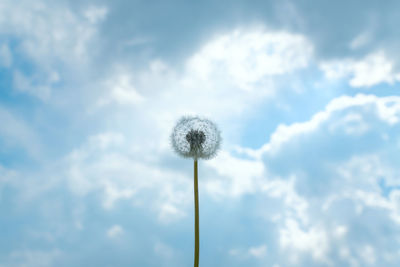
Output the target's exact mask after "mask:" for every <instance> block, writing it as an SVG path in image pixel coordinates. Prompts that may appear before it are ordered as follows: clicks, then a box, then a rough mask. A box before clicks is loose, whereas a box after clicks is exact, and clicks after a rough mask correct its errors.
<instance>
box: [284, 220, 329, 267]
mask: <svg viewBox="0 0 400 267" xmlns="http://www.w3.org/2000/svg"><path fill="white" fill-rule="evenodd" d="M328 241H329V240H328V237H327V233H326V231H325V230H324V229H321V228H320V227H311V228H310V229H308V230H302V229H301V228H300V227H299V225H298V223H297V222H296V221H294V220H290V219H288V220H286V222H285V226H283V227H282V228H281V229H280V245H281V246H282V248H283V249H289V252H288V253H294V254H292V257H293V258H292V260H294V261H297V257H298V256H297V255H296V253H297V252H298V251H299V252H308V253H310V254H311V255H312V257H313V258H314V259H315V260H318V261H322V262H327V253H328V252H329V242H328ZM290 249H294V250H293V251H291V250H290Z"/></svg>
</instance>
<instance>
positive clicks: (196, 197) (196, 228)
mask: <svg viewBox="0 0 400 267" xmlns="http://www.w3.org/2000/svg"><path fill="white" fill-rule="evenodd" d="M199 237H200V235H199V188H198V175H197V159H195V160H194V239H195V240H194V267H199V255H200V246H199V239H200V238H199Z"/></svg>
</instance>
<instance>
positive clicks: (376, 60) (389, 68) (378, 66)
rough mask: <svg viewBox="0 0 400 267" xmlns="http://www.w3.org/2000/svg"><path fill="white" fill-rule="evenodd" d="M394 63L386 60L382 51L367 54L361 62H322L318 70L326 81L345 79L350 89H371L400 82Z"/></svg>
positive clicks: (348, 60) (349, 60) (342, 60)
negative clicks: (348, 78) (381, 84)
mask: <svg viewBox="0 0 400 267" xmlns="http://www.w3.org/2000/svg"><path fill="white" fill-rule="evenodd" d="M394 65H395V62H393V61H392V60H390V59H388V58H387V56H386V55H385V53H384V52H383V51H378V52H375V53H371V54H368V55H367V56H365V57H364V58H363V59H361V60H354V59H341V60H336V61H332V62H329V61H328V62H322V63H321V64H320V68H321V69H322V70H323V72H324V73H325V76H326V77H327V78H328V79H339V78H347V77H349V76H350V80H349V84H350V85H351V86H352V87H355V88H359V87H367V88H368V87H371V86H374V85H377V84H380V83H388V84H394V83H395V82H398V81H400V72H396V70H395V68H394Z"/></svg>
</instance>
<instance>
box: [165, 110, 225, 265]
mask: <svg viewBox="0 0 400 267" xmlns="http://www.w3.org/2000/svg"><path fill="white" fill-rule="evenodd" d="M171 143H172V147H173V148H174V150H175V152H176V153H178V155H180V156H182V157H184V158H193V160H194V209H195V216H194V217H195V220H194V231H195V244H194V267H198V266H199V255H200V247H199V190H198V174H197V161H198V159H210V158H212V157H214V156H215V155H216V153H217V151H218V149H219V147H220V145H221V133H220V131H219V130H218V128H217V126H216V125H215V124H214V123H213V122H212V121H210V120H207V119H204V118H199V117H182V118H181V119H180V120H179V121H178V123H177V124H176V126H175V128H174V130H173V132H172V134H171Z"/></svg>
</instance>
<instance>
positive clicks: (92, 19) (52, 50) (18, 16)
mask: <svg viewBox="0 0 400 267" xmlns="http://www.w3.org/2000/svg"><path fill="white" fill-rule="evenodd" d="M106 15H107V8H106V7H99V6H91V7H89V8H87V9H86V10H85V11H84V16H82V15H81V14H78V13H76V12H75V11H73V10H72V9H70V8H69V7H68V6H67V5H66V4H65V3H63V2H59V3H58V4H57V5H56V4H52V3H50V2H47V1H36V2H35V3H31V2H29V1H21V2H19V3H18V4H15V3H14V2H12V1H3V3H2V6H1V7H0V17H1V20H0V25H1V26H0V34H1V35H2V36H6V38H7V39H6V40H8V41H9V42H10V43H13V49H12V50H13V51H12V53H8V52H7V47H5V46H4V45H3V46H2V49H1V51H2V52H1V55H2V59H3V65H4V64H6V65H5V66H8V67H11V62H13V63H14V62H15V63H14V64H12V68H13V71H14V73H15V75H14V84H15V87H16V89H17V91H19V92H24V93H28V94H32V95H34V96H36V97H39V98H41V99H42V100H48V99H49V96H50V95H51V92H52V91H53V87H55V85H54V84H53V83H54V82H55V80H54V77H57V78H56V81H57V82H61V81H64V79H65V78H66V77H69V80H71V73H74V76H75V77H76V78H77V76H76V75H77V74H78V73H79V72H81V73H82V72H84V75H86V74H88V65H90V64H91V63H90V62H91V59H92V58H93V57H94V55H95V53H96V52H95V51H96V49H95V47H96V46H94V44H95V40H96V38H97V30H98V24H99V23H100V22H101V21H102V20H103V19H104V18H105V16H106ZM7 36H9V37H7ZM11 54H12V55H13V57H11ZM11 60H12V61H11ZM55 75H56V76H55ZM43 80H44V81H43ZM42 81H43V82H42ZM49 81H50V82H49Z"/></svg>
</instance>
